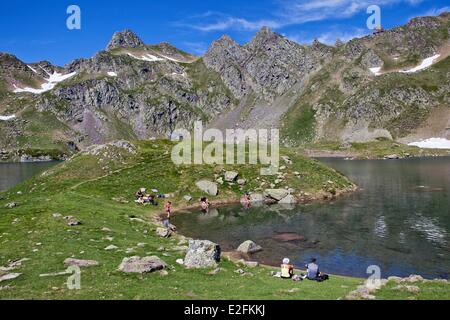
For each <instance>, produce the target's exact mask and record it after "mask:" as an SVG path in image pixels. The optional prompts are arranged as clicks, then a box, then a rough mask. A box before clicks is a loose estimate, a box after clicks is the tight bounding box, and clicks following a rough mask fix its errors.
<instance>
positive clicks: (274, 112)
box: [0, 14, 450, 158]
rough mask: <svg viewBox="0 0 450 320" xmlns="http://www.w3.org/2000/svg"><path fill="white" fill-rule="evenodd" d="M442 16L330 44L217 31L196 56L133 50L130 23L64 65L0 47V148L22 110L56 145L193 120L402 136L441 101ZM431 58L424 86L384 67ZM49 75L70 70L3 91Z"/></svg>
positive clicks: (286, 134)
mask: <svg viewBox="0 0 450 320" xmlns="http://www.w3.org/2000/svg"><path fill="white" fill-rule="evenodd" d="M449 19H450V17H449V15H448V14H442V15H440V16H438V17H420V18H415V19H412V20H411V21H410V22H409V23H408V24H406V25H404V26H400V27H397V28H393V29H391V30H386V31H384V32H382V33H379V34H377V35H370V36H365V37H362V38H357V39H353V40H350V41H349V42H347V43H346V44H344V43H342V42H337V44H336V46H335V47H331V46H328V45H325V44H323V43H320V42H319V41H318V40H315V41H314V42H313V43H312V44H311V45H300V44H298V43H296V42H294V41H291V40H289V39H287V38H286V37H284V36H282V35H280V34H277V33H276V32H273V31H272V30H270V29H268V28H262V29H261V30H260V31H259V32H258V33H257V34H256V35H255V36H254V37H253V39H251V41H250V42H248V43H247V44H244V45H240V44H238V43H237V42H236V41H234V40H232V39H231V38H230V37H229V36H223V37H221V38H220V39H218V40H217V41H215V42H214V43H213V44H212V45H211V46H210V48H209V50H208V51H207V53H206V54H205V55H204V57H203V58H201V59H197V58H196V57H194V56H192V55H189V54H187V53H184V52H182V51H181V50H179V49H177V48H175V47H173V46H172V45H170V44H168V43H160V44H157V45H145V44H144V43H143V42H142V40H140V39H139V38H138V37H137V36H136V35H135V34H134V33H133V32H132V31H130V30H125V31H122V32H117V33H115V34H114V36H113V38H112V39H111V41H110V43H109V44H108V47H107V50H105V51H101V52H99V53H97V54H96V55H94V56H93V57H91V58H88V59H78V60H75V61H73V62H71V63H69V64H68V65H66V66H65V67H64V68H60V67H57V66H53V65H51V63H49V62H47V61H42V62H39V63H34V64H28V65H27V64H25V63H23V62H22V61H20V60H19V59H17V58H16V57H14V56H12V55H9V54H0V102H1V104H2V105H5V106H8V108H9V109H11V110H14V112H15V113H16V118H15V119H14V120H11V121H0V135H2V137H3V139H1V140H2V141H0V148H2V149H7V150H14V151H16V150H17V148H18V145H19V143H18V140H17V137H18V136H24V135H25V136H26V135H27V134H33V135H34V134H36V133H35V132H31V129H30V128H31V127H33V128H37V127H39V126H35V125H33V126H31V123H28V121H29V120H27V119H24V117H23V116H22V112H21V111H22V110H23V108H24V106H25V105H26V106H27V108H28V109H27V112H26V113H25V114H27V113H29V112H31V111H30V110H33V112H34V108H35V109H36V114H37V115H40V117H34V118H36V119H37V118H40V119H46V118H48V117H49V116H51V117H55V118H56V119H52V122H53V123H55V124H57V125H55V127H54V129H53V132H51V137H52V138H51V139H53V140H54V141H53V142H54V143H55V145H58V146H60V145H61V142H62V143H63V144H64V143H66V142H69V141H73V142H74V143H75V144H76V145H77V146H80V147H81V148H85V147H86V146H88V145H91V144H104V143H106V142H110V141H112V140H119V139H126V140H133V139H151V138H167V137H169V136H170V135H171V134H172V133H173V132H174V130H176V129H192V127H193V124H194V122H195V121H197V120H203V121H204V122H208V123H209V124H210V125H212V126H215V127H218V128H219V129H226V128H234V127H243V128H250V127H251V128H255V127H257V128H258V127H260V128H274V127H277V128H281V129H282V132H281V133H282V136H283V142H284V143H285V144H287V145H293V144H299V143H301V142H314V141H318V140H343V141H368V140H373V139H377V138H387V139H399V138H402V139H403V138H405V137H407V136H408V135H409V134H412V133H414V132H415V130H417V128H419V127H420V126H424V125H429V124H428V122H427V119H429V118H432V116H433V114H435V113H436V111H435V110H436V109H438V108H439V106H441V105H444V106H446V105H448V104H449V102H450V97H449V95H448V92H449V90H450V88H449V85H448V84H449V82H450V80H449V74H450V73H449V72H448V59H449V58H446V55H448V47H449V44H448V36H449V28H448V22H449ZM437 53H442V54H441V56H440V58H439V59H443V61H441V62H440V63H439V65H436V68H434V67H433V68H429V69H430V70H429V71H428V70H427V71H423V72H428V75H427V81H423V78H422V77H421V76H420V73H419V74H415V73H401V72H396V71H398V70H400V69H402V68H405V67H414V66H416V65H417V64H419V63H420V62H421V61H422V60H423V59H424V58H428V57H430V56H432V55H435V54H437ZM371 68H380V69H376V70H378V71H377V72H374V71H373V70H372V71H371V70H370V69H371ZM53 72H59V73H61V74H72V73H73V74H74V75H73V76H72V77H70V78H69V79H66V80H65V81H63V82H61V83H58V85H56V86H55V87H54V88H53V89H52V90H50V91H48V92H46V93H45V94H32V93H27V92H25V93H13V90H14V86H15V85H16V86H18V87H21V88H25V87H30V88H38V87H40V86H41V85H42V83H45V82H46V78H47V77H48V76H49V74H52V73H53ZM30 108H31V109H30ZM16 111H17V112H16ZM43 115H45V117H44V116H43ZM28 117H30V116H29V115H28ZM36 119H33V120H35V121H37V120H36ZM39 121H45V120H39ZM431 126H433V124H431ZM440 126H443V125H440ZM299 128H301V129H299ZM433 130H434V131H436V132H444V133H445V132H448V131H446V128H434V127H433ZM61 133H63V134H62V135H61ZM41 134H42V135H43V136H44V135H45V137H47V134H48V133H47V132H45V134H44V133H43V132H41ZM1 158H5V156H4V155H2V156H1Z"/></svg>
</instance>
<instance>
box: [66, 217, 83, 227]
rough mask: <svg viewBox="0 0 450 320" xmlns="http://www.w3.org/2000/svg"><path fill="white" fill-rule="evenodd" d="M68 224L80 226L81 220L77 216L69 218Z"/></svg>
mask: <svg viewBox="0 0 450 320" xmlns="http://www.w3.org/2000/svg"><path fill="white" fill-rule="evenodd" d="M67 225H68V226H71V227H74V226H79V225H81V222H80V221H78V220H77V219H75V218H71V219H69V222H68V223H67Z"/></svg>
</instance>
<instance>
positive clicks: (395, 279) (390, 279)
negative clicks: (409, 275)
mask: <svg viewBox="0 0 450 320" xmlns="http://www.w3.org/2000/svg"><path fill="white" fill-rule="evenodd" d="M402 280H403V279H402V278H400V277H395V276H392V277H389V278H388V281H392V282H395V283H400V282H401V281H402Z"/></svg>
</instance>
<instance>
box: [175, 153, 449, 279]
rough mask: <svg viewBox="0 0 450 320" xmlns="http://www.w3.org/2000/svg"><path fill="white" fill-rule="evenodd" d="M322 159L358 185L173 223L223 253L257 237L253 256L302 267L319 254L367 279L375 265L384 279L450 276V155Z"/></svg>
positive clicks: (330, 266)
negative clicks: (300, 200) (304, 201)
mask: <svg viewBox="0 0 450 320" xmlns="http://www.w3.org/2000/svg"><path fill="white" fill-rule="evenodd" d="M321 161H324V162H326V163H327V164H328V165H330V166H332V167H334V168H335V169H337V170H339V171H341V172H342V173H344V174H345V175H347V176H348V177H349V178H350V179H352V180H353V181H354V182H355V183H357V184H358V186H360V187H361V190H360V191H358V192H356V193H353V194H351V195H347V196H345V197H342V198H339V199H338V200H335V201H333V202H324V203H316V204H311V205H298V206H284V207H283V206H278V205H277V206H271V207H267V206H262V207H253V208H251V209H249V210H244V209H243V208H241V207H240V206H228V207H223V208H218V209H212V210H211V211H210V212H209V213H208V214H203V213H200V212H197V211H195V212H190V213H185V214H180V215H177V216H175V217H174V218H173V223H174V224H175V225H177V227H178V228H179V230H180V232H181V233H183V234H185V235H188V236H191V237H195V238H204V239H209V240H212V241H215V242H217V243H219V244H220V245H221V246H222V248H223V250H231V249H235V248H236V247H237V246H238V245H239V244H240V243H241V242H243V241H245V240H249V239H250V240H253V241H255V242H256V243H258V244H259V245H261V246H262V247H263V248H264V250H263V251H261V252H260V253H257V254H255V255H254V256H253V257H254V258H255V259H258V260H259V261H261V262H264V263H267V264H273V265H278V264H279V263H280V262H281V260H282V258H284V257H289V258H290V259H291V261H293V262H294V264H295V265H296V266H298V267H303V266H304V264H305V263H306V262H307V261H308V260H309V259H310V258H311V257H316V258H317V259H318V260H319V264H320V265H321V268H322V269H323V270H324V271H326V272H329V273H334V274H342V275H350V276H360V277H364V276H366V270H367V267H368V266H370V265H378V266H380V268H381V271H382V276H383V277H387V276H391V275H397V276H408V275H409V274H412V273H415V274H421V275H423V276H424V277H427V278H446V279H448V278H449V272H450V236H449V234H450V158H422V159H408V160H398V161H387V160H362V161H345V160H343V159H322V160H321Z"/></svg>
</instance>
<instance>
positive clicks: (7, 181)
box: [0, 161, 59, 192]
mask: <svg viewBox="0 0 450 320" xmlns="http://www.w3.org/2000/svg"><path fill="white" fill-rule="evenodd" d="M58 163H59V162H56V161H52V162H33V163H0V192H2V191H5V190H8V189H9V188H12V187H14V186H15V185H17V184H19V183H21V182H23V181H25V180H27V179H29V178H31V177H33V176H35V175H37V174H39V173H41V172H42V171H45V170H47V169H48V168H50V167H52V166H54V165H55V164H58Z"/></svg>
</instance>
